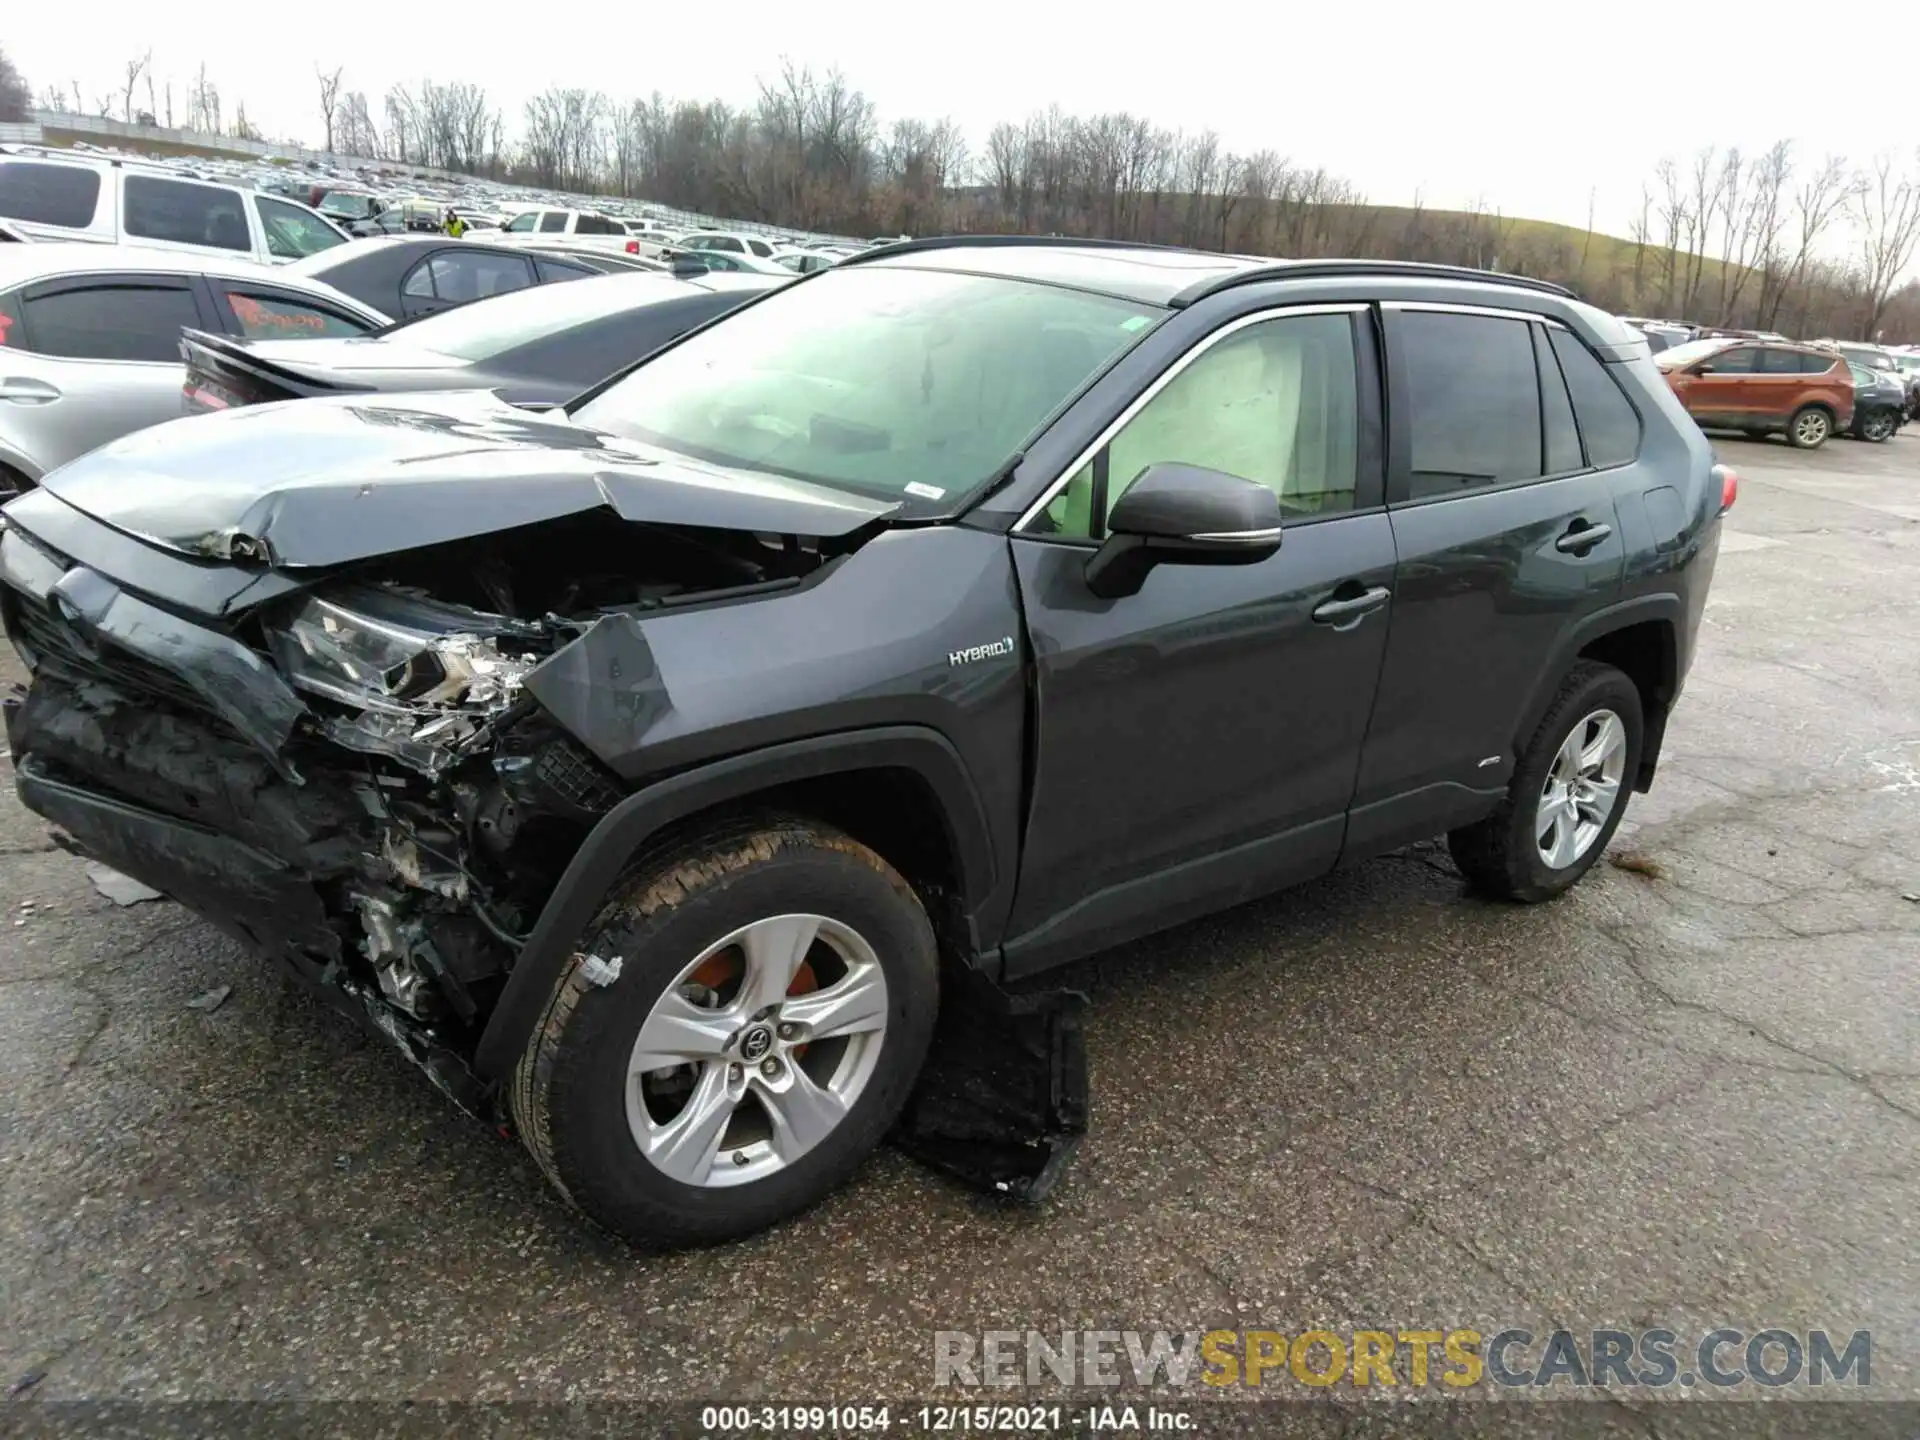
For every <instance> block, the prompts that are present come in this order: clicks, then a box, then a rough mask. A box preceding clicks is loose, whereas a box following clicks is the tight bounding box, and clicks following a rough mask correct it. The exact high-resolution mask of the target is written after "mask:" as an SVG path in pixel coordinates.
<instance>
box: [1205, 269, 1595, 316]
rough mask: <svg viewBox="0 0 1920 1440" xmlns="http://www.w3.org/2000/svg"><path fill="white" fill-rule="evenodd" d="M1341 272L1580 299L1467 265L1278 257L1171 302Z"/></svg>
mask: <svg viewBox="0 0 1920 1440" xmlns="http://www.w3.org/2000/svg"><path fill="white" fill-rule="evenodd" d="M1323 275H1327V276H1338V275H1381V276H1406V277H1408V278H1410V279H1421V280H1473V281H1480V282H1483V283H1487V284H1493V285H1511V286H1516V287H1519V288H1520V289H1524V290H1540V291H1544V292H1545V293H1547V294H1549V295H1563V296H1565V297H1566V298H1567V299H1569V300H1577V299H1579V298H1580V297H1579V296H1577V295H1575V294H1574V293H1573V291H1571V290H1569V289H1568V288H1567V287H1566V286H1564V285H1556V284H1554V282H1553V281H1551V280H1535V279H1533V278H1531V277H1530V276H1526V275H1506V274H1502V273H1501V272H1499V271H1497V270H1475V269H1473V268H1471V267H1470V266H1466V265H1429V264H1427V263H1425V262H1424V261H1419V260H1278V261H1273V262H1271V263H1268V264H1261V265H1249V266H1248V267H1247V268H1246V269H1244V270H1236V271H1234V272H1233V273H1232V274H1229V275H1220V276H1216V277H1215V278H1213V279H1211V280H1202V281H1200V282H1199V283H1198V284H1195V285H1189V286H1188V287H1187V288H1186V289H1185V290H1182V291H1181V292H1180V293H1179V294H1178V295H1176V296H1174V297H1173V300H1172V304H1173V305H1174V306H1175V307H1176V308H1177V307H1180V306H1184V305H1191V304H1193V303H1194V301H1196V300H1200V299H1203V298H1205V297H1206V296H1208V295H1212V294H1214V293H1216V292H1218V291H1221V290H1229V289H1232V288H1233V287H1234V286H1236V285H1251V284H1255V283H1257V282H1259V281H1261V280H1303V279H1312V278H1316V277H1319V276H1323Z"/></svg>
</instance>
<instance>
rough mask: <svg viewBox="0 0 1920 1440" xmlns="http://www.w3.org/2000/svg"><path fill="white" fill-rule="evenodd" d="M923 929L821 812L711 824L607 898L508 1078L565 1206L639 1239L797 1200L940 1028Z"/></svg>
mask: <svg viewBox="0 0 1920 1440" xmlns="http://www.w3.org/2000/svg"><path fill="white" fill-rule="evenodd" d="M938 983H939V982H938V968H937V962H936V949H935V944H934V936H933V929H932V926H931V925H930V924H929V922H928V920H927V916H926V912H925V911H924V910H923V909H922V908H921V905H920V902H919V899H918V898H917V897H916V896H915V894H914V892H913V890H912V888H911V887H910V886H908V884H907V882H906V881H905V880H904V879H902V878H901V877H900V875H899V874H898V873H897V872H895V871H894V870H893V868H892V867H891V866H889V865H888V864H887V863H886V861H884V860H883V859H881V858H880V857H879V856H878V855H876V854H875V853H874V852H873V851H871V850H869V849H867V847H865V846H864V845H861V844H860V843H859V842H858V841H855V840H853V839H851V838H849V837H848V836H846V835H842V834H840V833H839V832H837V831H834V830H830V829H828V828H827V827H825V826H821V825H815V824H812V823H810V822H804V821H798V820H784V821H762V822H756V823H752V824H746V825H737V826H734V827H731V828H729V829H725V830H717V831H713V832H710V833H708V834H707V835H706V836H704V837H702V838H699V839H696V840H694V841H692V842H691V843H688V844H686V845H683V846H680V847H678V848H676V849H674V850H673V851H671V852H669V853H664V854H661V855H659V856H656V857H655V858H653V859H652V860H650V861H646V862H643V863H642V864H641V866H640V867H639V868H638V869H637V870H636V871H635V872H634V873H633V874H632V875H631V877H630V878H629V879H628V880H627V881H626V882H624V883H623V884H622V885H621V887H620V888H619V889H618V890H617V891H616V892H615V893H614V895H613V896H612V897H611V898H610V899H609V900H608V902H607V904H606V906H605V907H604V908H603V909H602V911H601V913H600V915H599V917H598V918H597V919H596V920H595V922H594V924H593V925H592V927H590V930H589V933H588V934H587V935H585V936H584V937H583V938H582V940H581V942H580V953H578V954H576V955H575V956H574V957H573V959H572V960H571V961H570V962H569V964H568V966H567V968H566V970H565V972H564V973H563V974H562V975H561V978H560V980H559V982H558V984H557V985H556V986H555V988H554V992H553V996H552V999H551V1000H550V1002H549V1004H548V1007H547V1012H546V1014H545V1016H544V1018H543V1022H542V1024H541V1026H540V1028H539V1030H538V1031H537V1032H536V1033H535V1035H534V1038H533V1039H532V1041H531V1042H530V1043H529V1044H528V1047H527V1050H526V1052H525V1053H524V1054H523V1055H522V1057H521V1059H520V1063H519V1065H518V1067H517V1069H516V1071H515V1075H514V1082H513V1088H512V1092H511V1095H510V1105H511V1108H512V1111H513V1117H514V1120H515V1122H516V1125H517V1127H518V1129H519V1131H520V1134H521V1138H522V1139H523V1140H524V1142H525V1143H526V1146H527V1148H528V1149H529V1150H530V1151H531V1152H532V1153H533V1156H534V1158H535V1159H536V1160H537V1161H538V1162H539V1164H540V1167H541V1169H542V1170H544V1171H545V1172H546V1174H547V1177H548V1178H549V1179H550V1180H552V1181H553V1183H554V1185H555V1186H557V1187H558V1188H559V1190H560V1191H561V1193H562V1194H564V1195H565V1196H566V1197H567V1198H568V1199H569V1200H571V1201H572V1202H573V1203H574V1204H575V1205H577V1206H579V1208H580V1209H582V1210H583V1211H585V1212H586V1213H587V1214H588V1215H590V1216H591V1217H592V1218H594V1219H595V1220H597V1221H599V1222H600V1223H601V1224H602V1225H605V1226H606V1227H607V1228H608V1229H610V1230H612V1231H614V1232H616V1233H617V1234H620V1235H622V1236H624V1237H625V1238H627V1239H629V1240H631V1241H634V1242H635V1243H637V1244H641V1245H647V1246H672V1245H688V1244H705V1243H710V1242H714V1241H720V1240H730V1239H734V1238H736V1237H738V1236H742V1235H747V1234H750V1233H752V1232H753V1231H756V1230H759V1229H762V1228H764V1227H765V1226H768V1225H771V1224H773V1223H774V1222H776V1221H778V1220H781V1219H784V1218H785V1217H786V1216H788V1215H791V1214H794V1213H795V1212H797V1211H799V1210H802V1209H804V1208H805V1207H807V1206H808V1205H811V1204H813V1203H814V1202H815V1201H816V1200H818V1199H820V1198H821V1197H822V1196H823V1195H825V1194H826V1193H827V1192H828V1191H830V1190H832V1189H834V1188H835V1187H836V1186H838V1185H839V1184H840V1183H841V1182H842V1181H843V1180H845V1179H846V1178H847V1176H848V1175H850V1174H851V1173H852V1172H853V1171H854V1169H855V1168H856V1167H857V1166H858V1165H859V1164H860V1162H861V1161H862V1160H864V1159H865V1158H866V1156H867V1155H868V1153H869V1152H870V1151H871V1150H872V1149H873V1148H874V1147H875V1145H877V1144H878V1143H879V1141H880V1139H881V1137H882V1136H883V1135H885V1133H886V1131H887V1129H888V1128H889V1127H890V1126H891V1125H892V1124H893V1122H894V1120H895V1119H896V1118H897V1117H898V1115H899V1113H900V1110H901V1107H902V1106H903V1105H904V1104H905V1102H906V1099H907V1094H908V1091H909V1090H910V1089H911V1087H912V1085H913V1082H914V1080H915V1079H916V1078H917V1076H918V1075H919V1071H920V1066H921V1062H922V1061H923V1060H924V1059H925V1058H926V1053H927V1047H928V1045H929V1043H930V1040H931V1037H932V1033H933V1022H934V1013H935V1009H936V1006H937V1001H938Z"/></svg>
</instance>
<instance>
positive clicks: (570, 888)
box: [473, 725, 998, 1082]
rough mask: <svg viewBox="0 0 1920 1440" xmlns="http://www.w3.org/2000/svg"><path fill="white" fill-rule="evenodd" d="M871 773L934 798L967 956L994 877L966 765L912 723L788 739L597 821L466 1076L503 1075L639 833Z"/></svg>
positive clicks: (673, 783) (680, 779) (524, 952)
mask: <svg viewBox="0 0 1920 1440" xmlns="http://www.w3.org/2000/svg"><path fill="white" fill-rule="evenodd" d="M875 768H896V769H907V770H912V771H915V772H916V773H918V774H919V775H920V776H921V777H922V778H923V779H925V780H926V782H927V783H928V784H929V785H930V786H931V787H932V788H933V792H934V794H935V795H936V796H937V797H939V800H940V804H941V808H942V810H943V811H944V813H945V815H946V819H947V824H948V826H949V827H950V829H951V832H952V833H951V839H952V841H953V848H954V854H955V855H956V856H957V857H958V859H959V865H960V875H959V877H958V878H959V881H960V899H961V911H962V915H963V918H964V921H965V924H966V927H967V930H968V942H969V944H974V945H975V948H976V949H977V944H976V943H975V935H974V930H975V922H974V917H975V915H976V914H977V913H978V912H979V910H980V908H981V905H982V902H983V900H984V899H985V898H986V897H987V896H989V895H991V894H992V893H993V890H994V888H995V886H996V884H997V883H998V873H997V870H996V867H995V862H994V854H993V843H992V841H991V839H990V838H989V836H990V832H989V831H988V829H987V815H986V809H985V807H984V806H983V805H982V804H981V802H980V796H979V793H978V792H977V791H976V790H975V789H974V785H973V780H972V778H971V777H970V776H969V775H968V773H967V768H966V763H965V762H964V761H963V760H961V758H960V754H959V752H958V751H957V750H955V749H954V748H953V746H952V744H951V743H950V742H949V741H948V740H947V738H946V737H945V736H944V735H942V734H940V732H939V731H937V730H932V729H929V728H927V727H926V726H922V725H890V726H882V727H879V728H875V729H871V730H846V731H841V732H839V733H837V734H832V735H819V736H814V737H812V738H810V739H806V740H790V741H788V742H787V743H786V744H784V745H770V746H768V747H766V748H765V749H761V750H755V751H751V752H749V753H747V754H744V755H735V756H730V757H729V758H727V759H725V760H716V761H714V762H713V763H712V764H709V765H702V766H700V767H699V768H697V769H693V770H688V771H684V772H682V773H681V774H678V775H673V776H670V777H668V778H667V779H665V780H662V781H660V782H659V783H658V784H656V785H649V786H648V787H647V788H646V789H644V790H640V791H637V792H635V793H634V794H632V795H629V796H628V797H627V798H626V799H625V800H622V801H621V802H620V803H619V804H618V805H616V806H614V807H613V809H612V810H609V811H608V812H607V813H606V814H605V815H604V816H602V817H601V819H600V822H599V823H598V824H597V825H595V826H594V827H593V830H592V831H591V833H589V834H588V836H587V838H586V840H585V841H583V842H582V843H581V846H580V848H579V850H578V851H576V852H575V854H574V857H573V859H572V860H571V861H570V862H568V865H567V869H566V873H565V874H563V875H562V876H561V877H560V883H559V884H558V885H556V886H554V889H553V894H552V895H551V896H549V897H548V899H547V903H546V907H545V908H544V909H543V910H541V912H540V918H539V920H538V921H536V922H535V924H534V927H533V931H532V933H531V934H530V935H529V936H528V937H527V942H526V944H525V945H524V946H523V947H522V948H521V950H520V954H519V958H518V959H517V960H516V961H515V962H514V966H513V972H512V973H511V974H510V975H509V976H508V977H507V984H506V988H505V989H504V990H503V991H502V992H501V994H500V1001H499V1003H498V1004H497V1005H496V1006H495V1007H494V1010H493V1014H492V1016H491V1017H490V1018H489V1019H488V1021H487V1028H486V1030H485V1032H484V1033H482V1035H481V1036H480V1044H479V1046H478V1048H477V1049H476V1051H475V1053H474V1067H473V1068H474V1070H475V1072H476V1073H477V1074H478V1075H479V1076H480V1077H481V1079H483V1080H486V1081H489V1082H497V1081H499V1080H500V1079H502V1078H504V1077H505V1076H506V1075H507V1074H508V1072H509V1071H511V1070H512V1069H513V1066H514V1064H515V1062H517V1061H518V1060H519V1058H520V1052H521V1051H522V1050H524V1049H525V1048H526V1045H527V1040H528V1038H529V1037H530V1036H531V1035H532V1034H533V1029H534V1026H535V1025H536V1024H537V1023H538V1022H539V1018H540V1014H541V1011H542V1010H543V1009H544V1008H545V1007H546V1004H547V1001H548V999H549V998H550V997H551V996H552V994H553V987H554V984H555V982H556V981H557V980H558V978H559V975H560V971H561V968H562V967H563V966H564V965H565V964H566V962H567V959H568V958H569V957H570V956H571V955H572V954H573V952H574V951H575V949H577V948H578V944H579V940H580V937H581V935H582V934H583V932H584V931H585V930H586V928H587V926H588V925H589V924H591V923H592V921H593V917H594V915H595V914H596V913H598V911H599V909H600V907H601V905H603V904H604V903H605V902H606V898H607V893H608V892H609V891H610V890H611V889H612V888H613V886H614V884H615V883H616V882H617V881H618V880H619V878H620V873H621V871H622V870H624V869H625V868H626V866H627V864H628V862H629V861H631V860H632V858H633V856H634V853H635V852H636V851H637V850H638V849H639V848H640V846H641V845H642V844H643V843H645V841H646V839H647V837H648V836H650V835H652V834H654V833H655V832H657V831H659V830H660V829H661V828H662V827H664V826H666V825H670V824H672V823H673V822H675V821H676V820H683V819H685V818H686V817H687V816H689V815H693V814H696V813H698V812H699V811H702V810H705V809H708V808H710V807H712V806H714V805H720V804H725V803H726V802H728V801H730V800H738V799H741V798H743V797H745V796H748V795H751V794H753V793H754V792H756V791H759V790H764V789H767V788H768V787H770V786H774V785H783V784H788V783H790V782H792V781H795V780H810V779H815V778H817V777H819V776H822V775H832V774H836V773H840V772H844V771H848V770H867V769H875Z"/></svg>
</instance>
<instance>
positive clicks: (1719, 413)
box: [1672, 345, 1764, 430]
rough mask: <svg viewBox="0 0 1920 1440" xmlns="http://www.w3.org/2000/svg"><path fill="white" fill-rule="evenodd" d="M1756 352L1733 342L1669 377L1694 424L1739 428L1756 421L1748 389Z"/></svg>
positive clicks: (1750, 384)
mask: <svg viewBox="0 0 1920 1440" xmlns="http://www.w3.org/2000/svg"><path fill="white" fill-rule="evenodd" d="M1757 353H1758V352H1757V351H1756V350H1755V349H1754V347H1753V346H1751V345H1736V346H1734V347H1733V348H1731V349H1728V350H1722V351H1720V352H1719V353H1718V354H1717V355H1710V356H1708V357H1707V358H1706V359H1705V360H1702V361H1700V362H1699V363H1698V364H1696V365H1692V366H1689V367H1688V368H1687V369H1686V370H1684V371H1681V372H1679V373H1678V374H1676V375H1674V376H1673V377H1672V383H1673V389H1674V393H1675V394H1676V395H1678V396H1679V397H1680V403H1681V404H1682V405H1684V406H1686V407H1687V413H1688V414H1689V415H1691V416H1693V419H1694V423H1695V424H1697V425H1699V426H1700V427H1701V428H1702V429H1709V428H1712V427H1714V426H1720V427H1722V428H1725V429H1729V430H1738V429H1741V428H1743V427H1745V426H1747V425H1751V424H1753V423H1756V417H1755V414H1754V400H1753V395H1752V393H1751V391H1752V381H1753V377H1754V364H1755V356H1756V355H1757ZM1760 418H1764V417H1760Z"/></svg>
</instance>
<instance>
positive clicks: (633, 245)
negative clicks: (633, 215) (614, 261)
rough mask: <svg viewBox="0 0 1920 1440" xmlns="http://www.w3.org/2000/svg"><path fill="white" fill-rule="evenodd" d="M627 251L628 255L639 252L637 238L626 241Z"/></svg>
mask: <svg viewBox="0 0 1920 1440" xmlns="http://www.w3.org/2000/svg"><path fill="white" fill-rule="evenodd" d="M627 253H628V254H629V255H638V254H639V253H640V242H639V241H638V240H629V241H628V242H627Z"/></svg>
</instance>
